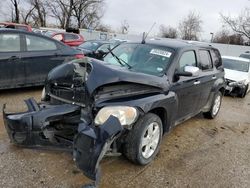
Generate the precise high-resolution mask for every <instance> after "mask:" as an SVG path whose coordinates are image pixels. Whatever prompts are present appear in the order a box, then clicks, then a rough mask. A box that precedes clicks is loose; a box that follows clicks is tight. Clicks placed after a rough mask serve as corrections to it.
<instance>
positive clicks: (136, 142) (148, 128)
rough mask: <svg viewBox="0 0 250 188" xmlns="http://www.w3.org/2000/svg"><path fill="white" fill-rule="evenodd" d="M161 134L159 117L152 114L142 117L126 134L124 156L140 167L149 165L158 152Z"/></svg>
mask: <svg viewBox="0 0 250 188" xmlns="http://www.w3.org/2000/svg"><path fill="white" fill-rule="evenodd" d="M162 132H163V128H162V121H161V119H160V118H159V116H157V115H155V114H152V113H148V114H146V115H144V116H143V117H142V118H140V119H139V120H138V121H137V123H136V124H135V125H134V127H133V129H132V130H130V132H129V133H128V135H127V137H126V141H125V145H124V151H123V153H124V155H125V156H126V157H127V158H128V159H129V160H131V161H133V162H134V163H137V164H140V165H146V164H148V163H150V162H151V161H152V160H153V159H154V158H155V156H156V155H157V153H158V152H159V147H160V143H161V140H162Z"/></svg>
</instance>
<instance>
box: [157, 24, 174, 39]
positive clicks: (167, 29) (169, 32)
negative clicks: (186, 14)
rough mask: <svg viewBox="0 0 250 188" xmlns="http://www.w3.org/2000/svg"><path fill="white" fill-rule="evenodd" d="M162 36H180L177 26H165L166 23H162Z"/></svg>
mask: <svg viewBox="0 0 250 188" xmlns="http://www.w3.org/2000/svg"><path fill="white" fill-rule="evenodd" d="M159 30H160V34H159V35H160V37H163V38H173V39H175V38H177V37H178V31H177V29H176V28H174V27H171V26H165V25H160V28H159Z"/></svg>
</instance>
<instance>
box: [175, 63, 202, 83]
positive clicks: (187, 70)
mask: <svg viewBox="0 0 250 188" xmlns="http://www.w3.org/2000/svg"><path fill="white" fill-rule="evenodd" d="M199 72H200V69H199V68H198V67H194V66H185V67H184V71H177V72H176V73H175V77H176V79H177V80H179V77H180V76H187V77H196V76H199Z"/></svg>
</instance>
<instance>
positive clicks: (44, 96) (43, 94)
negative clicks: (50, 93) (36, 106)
mask: <svg viewBox="0 0 250 188" xmlns="http://www.w3.org/2000/svg"><path fill="white" fill-rule="evenodd" d="M45 98H46V92H45V87H44V88H43V91H42V95H41V100H42V101H43V100H45Z"/></svg>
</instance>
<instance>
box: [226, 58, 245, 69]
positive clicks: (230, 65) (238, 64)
mask: <svg viewBox="0 0 250 188" xmlns="http://www.w3.org/2000/svg"><path fill="white" fill-rule="evenodd" d="M222 60H223V65H224V68H225V69H231V70H236V71H241V72H248V71H249V62H245V61H240V60H233V59H225V58H223V59H222Z"/></svg>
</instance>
